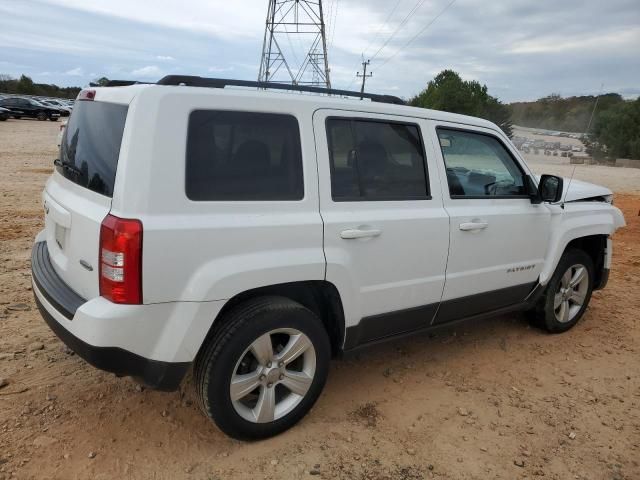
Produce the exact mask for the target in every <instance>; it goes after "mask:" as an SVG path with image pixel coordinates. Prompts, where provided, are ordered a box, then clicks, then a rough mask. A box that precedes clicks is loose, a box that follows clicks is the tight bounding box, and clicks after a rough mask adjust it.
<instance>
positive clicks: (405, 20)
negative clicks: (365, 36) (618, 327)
mask: <svg viewBox="0 0 640 480" xmlns="http://www.w3.org/2000/svg"><path fill="white" fill-rule="evenodd" d="M424 2H425V0H418V1H417V2H416V4H415V5H414V6H413V7H412V8H411V10H409V13H408V14H407V15H405V17H404V18H403V19H402V20H401V21H400V23H399V24H398V26H397V27H396V29H395V30H394V31H393V32H392V33H391V35H390V36H389V37H388V38H387V40H386V41H385V42H384V43H383V44H382V46H381V47H380V48H379V49H378V51H377V52H376V53H375V54H374V55H373V57H371V59H370V60H375V58H376V57H377V56H378V55H379V54H380V52H381V51H382V49H384V47H386V46H387V45H388V44H389V42H390V41H391V39H393V37H395V35H396V34H397V33H398V32H399V31H400V29H401V28H402V27H403V26H404V25H405V24H406V23H407V21H408V19H409V18H410V17H411V15H412V14H414V13H415V12H416V11H417V10H418V8H420V7H421V6H422V4H423V3H424ZM399 4H400V0H398V2H397V3H396V4H395V6H394V7H393V9H392V10H391V13H389V15H387V19H386V20H385V23H384V24H383V26H384V25H385V24H386V23H387V22H388V21H389V20H390V19H391V15H393V13H394V12H395V10H396V9H397V8H398V5H399ZM380 30H381V29H380ZM380 30H379V31H378V33H379V32H380ZM377 35H378V34H376V36H377ZM374 41H375V37H374V38H373V39H372V40H371V42H369V45H368V46H367V48H366V50H369V47H370V46H371V44H372V43H373V42H374ZM363 55H364V54H363ZM357 79H358V75H357V74H356V75H355V76H354V77H353V78H352V79H351V82H350V83H349V85H348V86H347V87H346V90H349V89H350V88H351V86H352V85H353V84H354V83H355V81H356V80H357Z"/></svg>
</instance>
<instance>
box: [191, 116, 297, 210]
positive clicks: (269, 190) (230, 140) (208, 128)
mask: <svg viewBox="0 0 640 480" xmlns="http://www.w3.org/2000/svg"><path fill="white" fill-rule="evenodd" d="M185 189H186V194H187V197H188V198H189V199H191V200H196V201H213V200H218V201H224V200H226V201H243V200H267V201H268V200H300V199H302V197H303V196H304V187H303V179H302V154H301V149H300V129H299V127H298V121H297V120H296V118H295V117H293V116H291V115H283V114H275V113H257V112H231V111H218V110H196V111H194V112H192V113H191V115H190V117H189V133H188V139H187V161H186V185H185Z"/></svg>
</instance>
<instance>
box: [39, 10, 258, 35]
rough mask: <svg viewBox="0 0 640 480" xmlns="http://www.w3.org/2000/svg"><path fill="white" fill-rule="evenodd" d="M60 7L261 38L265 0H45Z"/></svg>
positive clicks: (216, 32)
mask: <svg viewBox="0 0 640 480" xmlns="http://www.w3.org/2000/svg"><path fill="white" fill-rule="evenodd" d="M45 1H46V2H47V3H50V4H54V5H60V6H63V7H69V8H74V9H78V10H84V11H86V12H92V13H99V14H103V15H109V16H112V17H118V18H124V19H127V20H132V21H135V22H142V23H147V24H152V25H160V26H164V27H170V28H179V29H183V30H189V31H192V32H193V31H197V32H201V33H207V34H213V35H216V36H220V37H225V38H228V39H230V40H232V39H237V38H238V37H245V38H247V37H248V38H261V37H262V34H263V32H264V20H265V18H266V15H267V5H268V4H267V2H266V1H265V0H245V1H244V2H243V3H242V6H239V5H238V2H224V1H210V0H190V1H189V2H188V7H187V8H185V4H184V3H183V2H176V1H175V0H147V1H140V0H137V1H134V2H132V1H131V0H109V1H108V2H102V1H87V0H45Z"/></svg>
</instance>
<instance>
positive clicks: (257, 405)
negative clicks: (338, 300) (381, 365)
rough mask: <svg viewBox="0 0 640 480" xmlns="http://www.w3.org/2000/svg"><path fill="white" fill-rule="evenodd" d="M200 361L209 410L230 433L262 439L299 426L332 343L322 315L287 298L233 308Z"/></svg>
mask: <svg viewBox="0 0 640 480" xmlns="http://www.w3.org/2000/svg"><path fill="white" fill-rule="evenodd" d="M218 321H223V322H224V325H223V326H222V328H221V329H220V330H219V331H218V332H217V333H216V334H215V335H214V336H213V337H212V338H211V339H210V340H209V341H208V343H207V344H206V345H205V346H204V347H203V350H202V351H201V352H200V354H199V355H198V358H197V359H196V364H195V369H194V377H195V384H196V389H197V393H198V396H199V398H200V405H201V408H202V410H203V411H204V413H205V414H206V415H207V416H208V417H209V418H211V419H212V420H213V421H214V422H215V423H216V425H217V426H218V427H219V428H220V429H221V430H222V431H223V432H225V433H226V434H227V435H229V436H231V437H234V438H237V439H242V440H256V439H261V438H267V437H271V436H274V435H277V434H278V433H281V432H283V431H285V430H287V429H289V428H290V427H292V426H293V425H295V424H296V423H297V422H298V421H299V420H300V419H302V417H304V416H305V415H306V413H307V412H308V411H309V410H310V409H311V407H312V406H313V405H314V403H315V402H316V400H317V398H318V396H319V395H320V392H321V391H322V388H323V387H324V384H325V381H326V378H327V374H328V371H329V361H330V358H331V346H330V343H329V338H328V335H327V332H326V330H325V328H324V326H323V324H322V322H321V321H320V319H319V318H318V317H317V316H316V315H315V314H314V313H313V312H312V311H310V310H309V309H307V308H305V307H304V306H302V305H300V304H299V303H297V302H294V301H293V300H290V299H288V298H284V297H275V296H272V297H259V298H255V299H251V300H248V301H246V302H243V303H241V304H239V305H237V306H235V307H233V308H232V309H231V310H230V311H229V312H228V313H227V314H226V315H225V318H222V319H218Z"/></svg>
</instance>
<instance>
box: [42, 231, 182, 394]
mask: <svg viewBox="0 0 640 480" xmlns="http://www.w3.org/2000/svg"><path fill="white" fill-rule="evenodd" d="M31 274H32V278H33V293H34V297H35V301H36V305H37V306H38V310H40V313H41V314H42V317H43V318H44V320H45V322H46V323H47V325H49V327H50V328H51V330H53V332H54V333H55V334H56V335H57V336H58V337H59V338H60V340H62V341H63V342H64V343H65V344H66V345H67V346H68V347H69V348H70V349H71V350H73V351H74V352H76V353H77V354H78V356H80V357H81V358H83V359H84V360H85V361H87V362H88V363H89V364H91V365H93V366H94V367H96V368H99V369H101V370H105V371H107V372H111V373H115V374H116V375H119V376H131V377H134V378H135V379H137V380H138V381H140V382H141V383H144V384H145V385H147V386H149V387H152V388H156V389H158V390H166V391H172V390H176V389H177V388H178V387H179V385H180V382H181V381H182V379H183V377H184V376H185V374H186V372H187V370H188V369H189V366H190V365H191V362H166V361H161V360H152V359H149V358H146V357H144V356H142V355H139V354H137V353H133V352H131V351H129V350H127V349H125V348H122V347H120V346H113V345H105V346H99V345H93V344H91V343H89V342H87V341H85V339H83V338H81V335H82V333H83V332H92V333H94V334H95V335H96V336H97V338H102V340H103V341H104V342H113V341H114V339H115V338H114V337H117V336H123V335H125V336H126V335H127V334H129V335H137V334H138V332H137V331H136V330H139V328H140V326H139V325H136V320H135V318H131V316H129V317H127V320H129V321H130V324H131V325H132V328H131V330H130V331H129V332H122V331H117V329H118V328H120V327H122V322H120V321H118V320H119V319H118V315H117V314H116V315H113V317H114V318H113V320H112V322H111V324H109V312H105V311H104V308H103V309H102V312H101V313H102V314H103V317H97V316H93V317H92V316H91V315H90V314H83V313H82V312H81V310H82V308H83V307H84V306H86V305H89V304H90V303H95V302H93V301H90V302H87V301H86V300H84V299H83V298H82V297H80V296H79V295H78V294H76V293H75V292H74V291H73V290H71V289H70V288H69V286H68V285H66V284H65V283H64V281H63V280H62V279H61V278H60V277H59V276H58V275H57V273H56V272H55V270H54V269H53V266H52V265H51V261H50V259H49V254H48V250H47V247H46V243H45V242H37V243H36V244H35V245H34V247H33V251H32V254H31ZM96 300H99V301H101V302H107V301H106V300H104V299H96ZM107 303H110V302H107ZM111 305H113V308H114V310H116V309H118V307H120V306H118V305H114V304H111ZM125 307H132V306H125ZM137 307H141V309H140V310H139V313H140V314H143V313H144V311H143V309H144V306H137ZM89 310H91V309H89ZM94 310H95V309H94ZM129 311H131V310H129ZM138 323H140V322H139V321H138ZM74 324H75V325H74ZM157 326H158V327H162V323H161V322H160V321H159V319H158V320H157ZM136 327H137V328H136ZM73 330H76V334H74V332H73ZM114 330H115V332H114ZM101 332H102V335H101ZM149 337H151V338H153V334H152V333H151V332H148V335H147V337H146V338H149ZM94 338H96V337H95V336H94Z"/></svg>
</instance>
